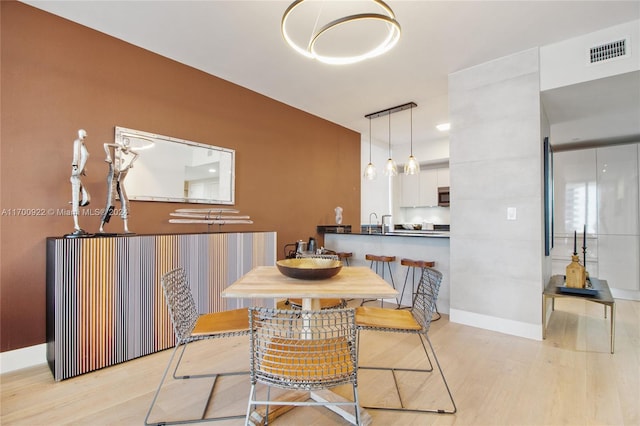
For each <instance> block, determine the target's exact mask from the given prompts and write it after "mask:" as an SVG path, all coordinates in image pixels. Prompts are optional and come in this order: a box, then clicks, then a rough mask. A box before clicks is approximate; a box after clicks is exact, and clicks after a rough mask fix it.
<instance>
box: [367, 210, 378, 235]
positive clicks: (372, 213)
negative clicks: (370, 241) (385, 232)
mask: <svg viewBox="0 0 640 426" xmlns="http://www.w3.org/2000/svg"><path fill="white" fill-rule="evenodd" d="M371 216H375V217H376V226H378V215H377V214H376V213H375V212H371V213H369V233H371Z"/></svg>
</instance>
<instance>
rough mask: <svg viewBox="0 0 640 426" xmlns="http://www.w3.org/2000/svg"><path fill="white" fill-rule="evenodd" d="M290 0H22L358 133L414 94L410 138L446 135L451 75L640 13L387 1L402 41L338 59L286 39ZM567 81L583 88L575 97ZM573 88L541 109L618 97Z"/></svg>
mask: <svg viewBox="0 0 640 426" xmlns="http://www.w3.org/2000/svg"><path fill="white" fill-rule="evenodd" d="M291 1H292V0H286V1H270V0H255V1H242V0H233V1H212V0H210V1H150V0H147V1H89V0H85V1H24V3H27V4H30V5H33V6H35V7H38V8H40V9H43V10H46V11H48V12H51V13H54V14H56V15H59V16H62V17H64V18H67V19H69V20H72V21H75V22H78V23H80V24H82V25H85V26H87V27H90V28H94V29H96V30H98V31H101V32H104V33H106V34H109V35H111V36H114V37H116V38H119V39H122V40H124V41H127V42H129V43H131V44H134V45H136V46H140V47H142V48H145V49H148V50H150V51H153V52H156V53H158V54H160V55H163V56H166V57H168V58H171V59H174V60H176V61H179V62H181V63H184V64H187V65H189V66H192V67H194V68H197V69H200V70H202V71H205V72H207V73H209V74H212V75H215V76H217V77H220V78H223V79H225V80H228V81H231V82H233V83H236V84H238V85H240V86H243V87H246V88H249V89H251V90H253V91H255V92H258V93H261V94H264V95H266V96H268V97H270V98H273V99H276V100H279V101H281V102H284V103H286V104H288V105H291V106H293V107H296V108H299V109H301V110H304V111H307V112H309V113H311V114H314V115H317V116H319V117H322V118H325V119H327V120H330V121H332V122H335V123H338V124H340V125H342V126H344V127H347V128H349V129H353V130H355V131H357V132H360V133H362V134H363V135H365V137H367V136H368V132H369V130H368V125H369V123H368V120H367V119H365V118H364V115H365V114H368V113H372V112H376V111H379V110H383V109H386V108H390V107H393V106H396V105H400V104H404V103H406V102H410V101H414V102H416V103H417V104H418V107H417V108H414V110H413V142H414V145H417V144H421V143H428V142H429V141H433V140H436V139H442V138H443V135H442V133H440V132H438V131H437V130H436V129H435V125H436V124H439V123H442V122H446V121H447V120H448V103H447V76H448V74H450V73H452V72H455V71H458V70H461V69H464V68H468V67H470V66H473V65H477V64H480V63H484V62H487V61H489V60H492V59H496V58H499V57H502V56H505V55H509V54H512V53H516V52H519V51H522V50H525V49H529V48H532V47H537V46H544V45H546V44H550V43H554V42H558V41H561V40H566V39H568V38H572V37H575V36H580V35H583V34H586V33H589V32H593V31H596V30H599V29H602V28H606V27H610V26H613V25H617V24H620V23H624V22H629V21H633V20H637V19H639V18H640V1H484V0H480V1H417V0H414V1H409V0H404V1H394V0H387V3H388V4H389V6H391V8H392V9H393V10H394V12H395V14H396V18H397V20H398V21H399V23H400V25H401V26H402V37H401V39H400V42H399V43H398V45H397V46H396V47H395V48H394V49H393V50H391V51H390V52H388V53H386V54H385V55H382V56H379V57H376V58H373V59H369V60H366V61H364V62H360V63H357V64H352V65H342V66H335V65H326V64H322V63H319V62H317V61H314V60H310V59H307V58H305V57H303V56H301V55H299V54H298V53H296V52H294V51H293V50H292V49H291V48H290V47H288V46H287V45H286V44H285V42H284V41H283V39H282V36H281V34H280V20H281V18H282V14H283V12H284V10H285V9H286V8H287V6H288V5H289V4H290V2H291ZM332 3H334V4H336V3H340V2H332ZM638 81H640V79H637V78H636V80H634V81H632V82H631V84H632V89H631V92H633V90H635V89H636V88H637V90H636V92H637V93H640V88H638ZM633 84H635V86H633ZM592 86H594V85H592ZM616 87H618V86H616ZM575 89H580V90H578V92H577V93H576V92H575V91H574V90H575ZM581 89H582V88H581V87H573V88H568V89H566V90H557V91H554V93H551V94H549V96H548V97H546V98H544V102H545V108H546V107H547V103H550V106H549V108H548V109H549V110H548V111H547V113H548V115H549V120H550V121H551V123H552V124H554V123H557V122H559V121H558V120H568V121H574V122H576V121H577V122H579V121H580V120H581V119H582V118H581V117H575V116H571V115H572V114H573V115H576V114H577V113H578V111H581V114H582V115H584V114H587V115H594V114H596V115H597V114H600V115H606V114H602V111H598V110H597V109H599V108H601V107H602V105H604V104H607V103H610V104H612V105H619V102H618V103H616V102H615V101H613V102H606V101H605V102H598V103H593V102H592V104H595V105H592V107H593V106H595V107H596V108H597V109H596V110H595V111H594V110H589V111H585V108H584V107H585V103H584V96H585V94H584V93H583V94H582V95H581V94H580V93H581ZM590 89H591V90H595V91H596V92H598V93H599V94H600V95H599V96H600V99H602V96H604V95H603V93H609V91H608V90H607V91H603V90H601V89H598V88H595V87H591V88H590ZM628 89H629V87H627V90H626V92H625V90H624V89H622V94H624V93H629V90H628ZM614 92H620V90H617V91H614ZM585 93H587V92H585ZM619 94H620V93H619ZM586 96H588V95H586ZM637 99H638V98H637V97H636V98H634V97H631V98H630V102H631V103H633V102H635V103H636V105H635V107H637V108H638V109H637V110H636V111H635V113H636V114H637V113H638V111H640V102H638V101H637ZM627 103H629V102H627ZM598 105H600V106H598ZM577 107H581V108H577ZM567 108H570V110H569V109H567ZM408 114H409V113H408V111H407V112H400V113H397V114H394V115H393V116H392V120H393V121H392V141H393V143H394V144H396V143H398V144H400V143H408V140H409V127H410V126H409V115H408ZM567 116H569V117H567ZM372 125H373V134H374V141H375V140H378V141H383V142H384V143H386V142H387V140H388V122H387V120H385V119H377V120H373V122H372ZM601 126H603V127H607V126H608V125H606V124H604V123H602V124H601ZM609 127H610V126H609ZM563 132H564V133H566V136H563V137H566V138H567V141H570V140H571V139H572V138H573V137H577V136H573V134H572V130H571V128H570V126H567V128H566V129H563ZM579 137H581V138H582V137H583V136H579Z"/></svg>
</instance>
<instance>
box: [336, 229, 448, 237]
mask: <svg viewBox="0 0 640 426" xmlns="http://www.w3.org/2000/svg"><path fill="white" fill-rule="evenodd" d="M349 234H352V235H370V236H376V237H431V238H449V232H446V231H409V230H395V231H393V232H387V233H386V234H382V233H380V232H372V233H368V232H350V233H344V234H342V235H349Z"/></svg>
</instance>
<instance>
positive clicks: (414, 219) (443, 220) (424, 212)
mask: <svg viewBox="0 0 640 426" xmlns="http://www.w3.org/2000/svg"><path fill="white" fill-rule="evenodd" d="M393 222H394V223H423V222H427V223H433V224H438V225H449V224H451V218H450V211H449V207H414V208H404V207H402V208H400V214H399V217H397V218H395V217H394V218H393Z"/></svg>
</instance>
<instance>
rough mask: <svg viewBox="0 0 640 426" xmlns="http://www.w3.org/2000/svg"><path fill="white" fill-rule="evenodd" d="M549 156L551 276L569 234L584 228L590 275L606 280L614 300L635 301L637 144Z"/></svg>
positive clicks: (567, 249)
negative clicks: (551, 175) (551, 162)
mask: <svg viewBox="0 0 640 426" xmlns="http://www.w3.org/2000/svg"><path fill="white" fill-rule="evenodd" d="M553 158H554V192H555V194H554V197H555V209H554V221H555V236H554V248H553V250H552V253H551V256H552V269H553V270H554V273H563V272H562V271H563V268H564V267H566V265H567V264H568V263H569V256H570V254H571V251H573V247H572V243H573V232H574V231H578V234H581V233H582V227H583V226H584V225H585V224H586V226H587V247H588V248H587V270H588V271H589V273H590V274H591V275H593V276H596V277H600V278H603V279H606V280H607V281H608V282H609V286H610V287H611V289H612V291H613V293H614V296H615V297H629V298H632V299H636V300H640V207H639V201H640V176H639V174H640V173H639V169H640V144H637V143H636V144H628V145H615V146H606V147H599V148H590V149H584V150H576V151H565V152H559V153H555V154H554V157H553ZM578 241H579V244H578V245H579V246H581V245H582V244H581V242H582V239H581V237H579V238H578ZM578 252H579V254H580V255H582V250H581V249H578Z"/></svg>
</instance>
